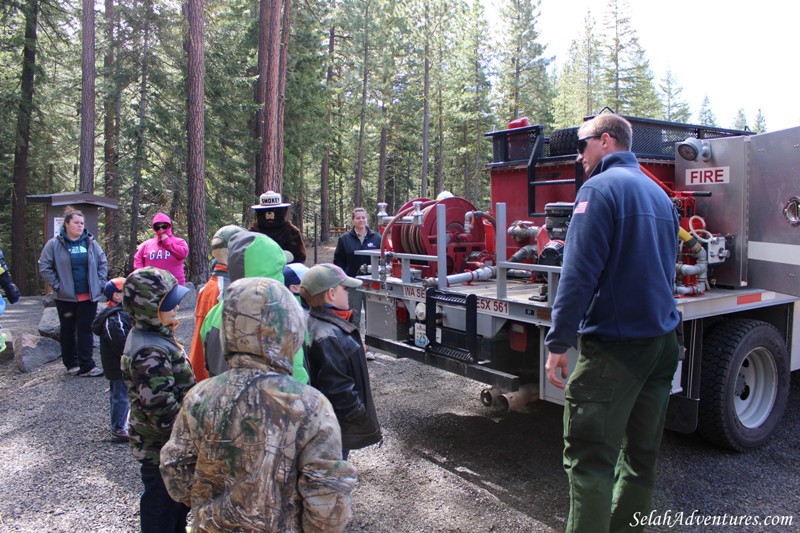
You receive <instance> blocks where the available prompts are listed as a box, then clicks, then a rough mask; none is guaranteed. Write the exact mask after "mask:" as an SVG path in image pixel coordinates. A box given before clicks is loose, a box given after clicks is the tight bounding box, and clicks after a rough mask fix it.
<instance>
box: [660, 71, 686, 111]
mask: <svg viewBox="0 0 800 533" xmlns="http://www.w3.org/2000/svg"><path fill="white" fill-rule="evenodd" d="M658 88H659V90H660V93H661V109H662V111H663V116H664V120H668V121H670V122H689V121H690V120H691V117H692V113H691V111H690V110H689V104H687V103H686V102H685V101H683V100H682V99H681V93H682V92H683V89H682V88H681V87H680V86H679V85H678V82H677V79H676V78H675V76H674V74H673V73H672V70H670V69H667V72H666V74H664V77H663V78H662V79H661V83H660V84H659V86H658Z"/></svg>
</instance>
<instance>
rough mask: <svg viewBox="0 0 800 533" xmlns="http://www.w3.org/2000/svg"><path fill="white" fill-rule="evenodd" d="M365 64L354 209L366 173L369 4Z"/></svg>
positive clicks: (365, 18) (365, 13)
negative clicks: (365, 138) (365, 142)
mask: <svg viewBox="0 0 800 533" xmlns="http://www.w3.org/2000/svg"><path fill="white" fill-rule="evenodd" d="M363 60H364V63H363V65H362V71H361V118H360V120H359V129H358V159H357V160H356V172H355V183H354V184H353V187H354V190H353V202H354V203H353V207H361V203H362V191H361V182H362V179H363V173H364V135H365V129H366V122H367V88H368V86H369V2H367V3H366V4H365V6H364V58H363Z"/></svg>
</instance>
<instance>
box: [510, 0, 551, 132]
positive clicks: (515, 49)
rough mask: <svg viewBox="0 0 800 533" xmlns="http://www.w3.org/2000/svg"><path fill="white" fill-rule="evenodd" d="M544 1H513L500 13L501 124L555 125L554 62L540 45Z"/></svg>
mask: <svg viewBox="0 0 800 533" xmlns="http://www.w3.org/2000/svg"><path fill="white" fill-rule="evenodd" d="M540 12H541V0H509V2H508V3H507V4H505V5H504V6H503V7H502V8H501V10H500V17H501V20H502V22H503V25H504V29H503V35H504V39H503V45H502V52H501V54H500V55H501V59H500V72H499V77H500V95H501V96H500V107H499V112H498V113H497V114H498V119H499V120H500V122H501V123H504V122H508V121H511V120H514V119H516V118H519V117H522V116H527V117H528V118H529V119H530V121H531V123H536V124H550V123H551V122H552V117H551V110H552V100H553V94H552V84H551V82H550V79H549V77H548V74H547V66H548V65H549V64H550V61H551V58H549V57H546V56H545V55H544V53H545V47H544V46H543V45H542V44H541V43H540V42H539V41H538V39H539V30H538V26H537V24H538V18H539V13H540Z"/></svg>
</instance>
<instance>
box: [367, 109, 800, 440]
mask: <svg viewBox="0 0 800 533" xmlns="http://www.w3.org/2000/svg"><path fill="white" fill-rule="evenodd" d="M627 118H628V119H629V120H630V121H631V123H632V125H633V139H634V144H633V148H632V150H633V152H634V153H635V154H636V155H637V158H638V159H639V162H640V165H641V168H642V170H643V171H644V172H645V174H647V175H648V176H649V177H650V179H653V180H655V181H656V182H657V183H659V184H660V185H661V186H662V188H663V189H664V191H665V194H668V195H669V196H670V198H671V199H672V201H673V203H674V204H675V206H676V208H677V209H678V211H679V213H680V214H681V216H682V222H681V226H682V228H681V229H682V231H681V236H680V237H681V243H682V246H681V249H680V250H676V254H677V260H676V283H675V298H676V304H677V306H678V309H679V310H680V312H681V314H682V318H683V332H684V348H685V350H684V353H683V356H682V359H681V362H680V365H679V367H678V370H677V372H676V374H675V377H674V379H673V390H672V396H671V399H670V409H669V413H668V420H667V427H668V428H670V429H673V430H677V431H682V432H693V431H695V430H697V431H698V432H699V433H700V434H701V435H702V436H703V437H704V438H706V439H707V440H709V441H711V442H714V443H716V444H718V445H721V446H724V447H728V448H731V449H735V450H747V449H751V448H754V447H758V446H760V445H761V444H763V443H764V442H765V441H766V440H767V439H768V438H769V436H770V434H771V433H772V432H773V430H774V428H775V427H776V425H777V424H778V422H779V420H780V418H781V417H782V415H783V411H784V410H785V406H786V402H787V398H788V393H789V388H790V385H789V379H790V372H792V371H794V370H797V369H800V319H798V320H796V317H800V315H798V312H800V278H799V277H798V276H800V128H793V129H789V130H783V131H778V132H773V133H765V134H759V135H752V134H751V133H750V132H740V131H734V130H725V129H720V128H708V127H703V126H695V125H689V124H679V123H670V122H662V121H655V120H647V119H638V118H634V117H627ZM513 125H514V126H519V127H513V128H510V129H508V130H504V131H496V132H492V133H488V134H487V137H489V138H490V139H491V141H492V146H493V158H492V162H491V163H489V164H488V165H487V171H488V172H489V174H490V177H491V209H489V210H488V211H481V210H478V209H476V208H475V207H474V206H473V205H472V204H471V203H470V202H468V201H467V200H466V199H464V198H459V197H453V196H452V195H449V196H448V195H440V198H439V199H436V200H431V199H425V198H420V199H416V200H412V201H410V202H408V203H406V204H405V205H403V206H402V207H401V208H400V209H399V210H398V212H397V214H395V215H393V216H389V215H387V214H385V213H383V212H381V213H379V225H380V227H381V230H382V231H383V241H382V246H381V250H380V251H378V252H359V253H364V254H365V255H370V256H371V258H370V261H371V264H370V268H369V272H368V273H365V274H364V275H363V276H361V278H362V280H363V281H364V286H363V287H362V289H361V290H363V291H364V292H365V297H366V302H367V303H366V305H367V321H366V328H367V329H366V335H365V341H366V343H367V344H368V345H369V346H371V347H372V348H374V349H377V350H379V351H382V352H385V353H389V354H393V355H395V356H397V357H410V358H413V359H415V360H417V361H420V362H423V363H426V364H430V365H434V366H437V367H439V368H442V369H445V370H448V371H451V372H454V373H457V374H460V375H463V376H466V377H469V378H472V379H474V380H476V381H479V382H481V383H484V384H486V387H485V388H484V390H483V392H482V393H481V400H482V401H483V402H484V404H485V405H487V406H492V405H494V406H496V407H498V408H500V409H505V410H509V409H516V408H519V407H522V406H524V405H525V404H527V403H529V402H532V401H534V400H546V401H551V402H555V403H560V404H563V401H564V397H563V391H561V390H559V389H556V388H555V387H553V386H552V385H551V384H550V383H549V382H548V381H547V378H546V375H545V372H544V364H545V361H546V360H547V349H546V347H545V346H544V337H545V335H546V333H547V330H548V328H549V327H550V325H551V322H550V313H551V305H552V302H553V299H554V296H555V294H556V291H557V290H558V274H559V271H560V265H561V258H562V251H563V247H564V242H565V240H566V239H568V232H567V230H568V227H569V220H570V216H571V213H572V208H573V205H572V203H573V201H574V199H575V194H576V191H577V190H578V189H579V188H580V186H581V184H582V183H583V180H584V176H583V172H582V168H581V166H580V165H578V164H576V163H575V158H576V153H577V151H576V143H577V128H570V129H566V130H557V131H555V132H553V133H552V134H551V135H550V137H545V136H544V131H543V128H542V127H541V126H528V125H525V124H524V123H523V124H521V125H520V124H519V122H517V123H515V124H513ZM637 290H638V289H637V288H636V287H631V294H630V297H631V298H636V291H637ZM568 355H569V359H570V369H571V368H572V367H573V366H574V364H575V360H576V359H577V353H576V352H575V351H574V350H570V352H569V354H568Z"/></svg>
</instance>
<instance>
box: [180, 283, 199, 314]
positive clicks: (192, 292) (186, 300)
mask: <svg viewBox="0 0 800 533" xmlns="http://www.w3.org/2000/svg"><path fill="white" fill-rule="evenodd" d="M186 288H187V289H189V292H187V293H186V296H184V297H183V299H182V300H181V303H180V304H179V305H180V306H181V309H183V310H189V309H194V308H195V306H197V288H196V287H195V286H194V283H192V282H191V281H187V282H186Z"/></svg>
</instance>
